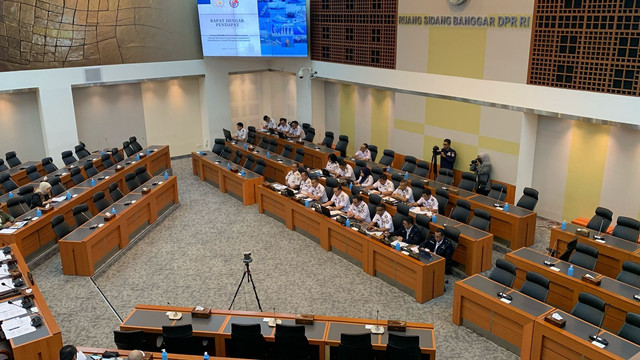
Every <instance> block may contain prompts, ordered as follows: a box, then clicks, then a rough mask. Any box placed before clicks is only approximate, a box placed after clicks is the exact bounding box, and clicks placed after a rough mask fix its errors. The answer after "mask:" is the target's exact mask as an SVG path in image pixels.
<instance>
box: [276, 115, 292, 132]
mask: <svg viewBox="0 0 640 360" xmlns="http://www.w3.org/2000/svg"><path fill="white" fill-rule="evenodd" d="M277 130H278V131H280V132H282V133H285V134H288V133H289V131H291V127H290V126H289V124H287V119H285V118H280V124H278V127H277Z"/></svg>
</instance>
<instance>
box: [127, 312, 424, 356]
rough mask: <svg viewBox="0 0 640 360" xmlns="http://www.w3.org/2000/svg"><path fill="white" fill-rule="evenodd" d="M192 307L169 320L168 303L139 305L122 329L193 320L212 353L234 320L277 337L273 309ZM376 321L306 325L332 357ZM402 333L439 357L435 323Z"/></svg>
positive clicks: (221, 346)
mask: <svg viewBox="0 0 640 360" xmlns="http://www.w3.org/2000/svg"><path fill="white" fill-rule="evenodd" d="M191 309H192V308H185V307H178V308H176V310H177V311H179V312H182V319H180V320H176V321H174V320H169V319H168V318H167V316H166V312H167V311H170V310H171V308H170V307H167V306H156V305H137V306H136V308H135V309H134V310H133V311H132V312H131V313H130V314H129V315H128V316H127V317H126V318H125V319H124V321H123V322H122V324H121V325H120V330H125V331H129V330H142V331H144V332H146V333H150V334H159V333H161V332H162V326H170V325H184V324H191V325H192V326H193V333H194V336H198V337H205V338H212V339H213V341H210V343H214V344H213V345H212V347H213V346H214V348H212V352H210V353H209V354H211V355H218V356H225V355H227V352H226V347H227V344H226V343H227V341H228V340H229V339H230V338H231V324H232V323H240V324H256V323H257V324H260V325H261V328H262V335H263V336H264V337H265V339H266V340H267V342H269V343H272V342H274V341H275V328H271V327H269V326H268V325H267V324H266V322H264V321H263V318H265V317H273V315H274V314H273V313H269V312H266V313H265V312H263V313H261V312H249V311H229V310H211V317H210V318H208V319H202V318H192V316H191ZM276 317H277V318H278V319H280V320H282V323H283V324H286V325H293V324H294V318H295V314H285V313H277V314H276ZM380 323H381V325H382V326H384V325H386V322H385V321H384V320H381V321H380ZM370 324H375V320H372V319H356V318H344V317H332V316H315V318H314V324H313V325H304V326H305V330H306V331H305V335H306V336H307V339H308V340H309V344H310V345H311V346H315V347H317V348H318V353H317V357H313V358H314V359H318V360H320V359H326V358H329V356H330V354H331V350H332V349H335V348H336V347H337V346H338V344H339V343H340V334H341V333H363V332H369V331H370V330H369V329H366V328H365V325H370ZM384 327H385V330H387V331H385V333H384V334H382V335H375V334H372V335H371V342H372V345H373V348H374V350H378V351H382V350H384V349H385V348H386V343H387V339H388V332H389V331H388V329H386V326H384ZM400 334H402V335H417V336H419V337H420V349H421V351H422V354H424V355H426V356H427V357H428V358H429V359H435V356H436V345H435V335H434V328H433V325H432V324H425V323H411V322H408V323H407V332H406V333H400Z"/></svg>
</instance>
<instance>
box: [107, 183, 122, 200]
mask: <svg viewBox="0 0 640 360" xmlns="http://www.w3.org/2000/svg"><path fill="white" fill-rule="evenodd" d="M109 196H111V200H113V201H118V200H120V199H122V198H123V197H124V194H123V193H122V191H120V189H119V188H118V183H113V184H111V185H109Z"/></svg>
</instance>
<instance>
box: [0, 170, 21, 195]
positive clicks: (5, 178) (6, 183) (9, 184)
mask: <svg viewBox="0 0 640 360" xmlns="http://www.w3.org/2000/svg"><path fill="white" fill-rule="evenodd" d="M0 185H2V187H3V188H4V191H6V192H9V191H13V190H15V189H17V188H18V184H16V183H15V182H14V181H13V180H12V179H11V175H10V174H8V173H4V174H2V175H0Z"/></svg>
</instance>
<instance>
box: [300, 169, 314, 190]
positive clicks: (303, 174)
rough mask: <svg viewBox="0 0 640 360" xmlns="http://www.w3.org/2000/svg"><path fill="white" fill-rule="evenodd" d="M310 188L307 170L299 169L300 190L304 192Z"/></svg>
mask: <svg viewBox="0 0 640 360" xmlns="http://www.w3.org/2000/svg"><path fill="white" fill-rule="evenodd" d="M309 189H311V179H309V173H308V172H307V170H300V192H302V193H306V192H309Z"/></svg>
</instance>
